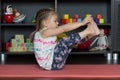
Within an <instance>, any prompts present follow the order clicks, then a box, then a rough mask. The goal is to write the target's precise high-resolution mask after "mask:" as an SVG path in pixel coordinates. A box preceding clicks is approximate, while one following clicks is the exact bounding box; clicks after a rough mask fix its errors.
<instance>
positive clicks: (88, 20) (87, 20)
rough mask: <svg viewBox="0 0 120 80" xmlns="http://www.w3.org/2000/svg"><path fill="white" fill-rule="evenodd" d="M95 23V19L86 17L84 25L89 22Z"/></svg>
mask: <svg viewBox="0 0 120 80" xmlns="http://www.w3.org/2000/svg"><path fill="white" fill-rule="evenodd" d="M91 21H93V18H92V17H91V16H89V17H85V18H84V19H83V21H82V23H83V25H86V24H88V23H89V22H91Z"/></svg>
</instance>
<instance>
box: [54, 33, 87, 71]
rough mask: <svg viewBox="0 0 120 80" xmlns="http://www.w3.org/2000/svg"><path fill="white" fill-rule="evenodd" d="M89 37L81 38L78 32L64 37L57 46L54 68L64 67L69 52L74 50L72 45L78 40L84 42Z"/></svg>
mask: <svg viewBox="0 0 120 80" xmlns="http://www.w3.org/2000/svg"><path fill="white" fill-rule="evenodd" d="M86 40H87V38H84V39H82V40H81V37H80V35H79V34H78V33H75V34H72V35H70V36H68V37H65V38H62V39H61V40H60V41H59V42H58V44H57V45H56V47H55V50H54V58H53V64H52V70H59V69H62V68H63V66H64V64H65V62H66V59H67V57H68V55H69V53H70V52H71V50H72V46H73V45H74V44H75V43H78V42H80V43H81V42H84V41H86Z"/></svg>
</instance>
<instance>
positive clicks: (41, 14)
mask: <svg viewBox="0 0 120 80" xmlns="http://www.w3.org/2000/svg"><path fill="white" fill-rule="evenodd" d="M54 14H57V13H56V12H55V10H54V9H52V8H43V9H40V10H39V11H38V12H37V14H36V29H38V30H39V29H41V28H42V26H43V25H42V21H43V20H45V19H48V17H49V16H50V15H54Z"/></svg>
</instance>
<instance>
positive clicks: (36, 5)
mask: <svg viewBox="0 0 120 80" xmlns="http://www.w3.org/2000/svg"><path fill="white" fill-rule="evenodd" d="M111 2H112V0H103V1H100V0H99V1H98V0H80V1H73V0H51V1H49V0H29V1H28V0H19V1H18V0H1V1H0V5H1V10H0V12H1V13H0V15H1V23H0V25H1V27H0V52H1V54H2V55H6V54H11V55H14V54H19V55H20V54H33V52H5V51H4V46H3V44H4V43H5V42H7V41H9V40H10V39H11V38H12V37H13V35H14V34H24V35H25V37H26V38H27V37H28V36H29V34H30V33H31V32H32V31H34V30H35V24H33V23H32V20H33V18H34V16H35V14H36V12H37V11H38V10H39V9H40V8H45V7H52V8H55V10H56V11H57V12H58V15H59V19H61V18H62V15H63V14H65V13H68V14H70V16H71V17H73V15H74V14H80V16H81V18H84V17H85V14H87V13H90V14H92V16H93V17H95V16H96V14H98V13H101V14H102V15H103V18H104V19H105V24H98V26H99V28H109V29H111V5H112V3H111ZM8 4H11V5H12V6H13V8H17V9H18V10H19V12H21V13H24V14H26V15H27V17H26V19H25V21H24V23H18V24H17V23H11V24H7V23H5V22H4V18H3V16H4V11H5V7H6V6H7V5H8ZM59 21H60V20H59ZM77 31H79V29H76V30H74V31H71V32H68V35H69V34H71V33H74V32H77ZM107 53H110V54H111V55H110V56H112V53H111V50H109V51H108V50H103V51H97V52H90V51H72V52H71V54H107ZM107 57H109V56H107ZM2 59H3V58H2Z"/></svg>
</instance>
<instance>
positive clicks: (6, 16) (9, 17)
mask: <svg viewBox="0 0 120 80" xmlns="http://www.w3.org/2000/svg"><path fill="white" fill-rule="evenodd" d="M13 17H14V15H13V8H12V5H7V7H6V12H5V14H4V20H5V22H6V23H12V22H13Z"/></svg>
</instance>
